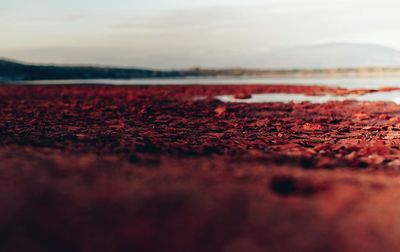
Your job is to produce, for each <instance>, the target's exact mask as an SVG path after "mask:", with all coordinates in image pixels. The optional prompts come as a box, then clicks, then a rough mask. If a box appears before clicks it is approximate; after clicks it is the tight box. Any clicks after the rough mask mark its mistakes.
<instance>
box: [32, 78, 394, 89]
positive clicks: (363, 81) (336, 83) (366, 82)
mask: <svg viewBox="0 0 400 252" xmlns="http://www.w3.org/2000/svg"><path fill="white" fill-rule="evenodd" d="M25 83H28V84H49V85H51V84H77V83H79V84H110V85H173V84H188V85H189V84H190V85H195V84H289V85H322V86H330V87H343V88H349V89H358V88H361V89H373V88H381V87H400V76H397V77H382V78H378V77H370V78H358V77H357V78H356V77H345V78H254V77H218V78H215V77H212V78H204V77H202V78H173V79H132V80H65V81H63V80H61V81H32V82H25Z"/></svg>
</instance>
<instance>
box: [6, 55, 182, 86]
mask: <svg viewBox="0 0 400 252" xmlns="http://www.w3.org/2000/svg"><path fill="white" fill-rule="evenodd" d="M185 75H186V73H183V72H180V71H156V70H144V69H130V68H110V67H95V66H57V65H33V64H23V63H17V62H13V61H8V60H0V81H3V82H4V81H27V80H68V79H134V78H166V77H182V76H185Z"/></svg>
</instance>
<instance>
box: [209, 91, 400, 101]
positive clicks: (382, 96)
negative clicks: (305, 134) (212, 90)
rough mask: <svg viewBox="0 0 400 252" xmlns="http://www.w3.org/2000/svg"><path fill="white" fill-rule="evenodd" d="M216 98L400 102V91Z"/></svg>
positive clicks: (278, 94) (275, 94)
mask: <svg viewBox="0 0 400 252" xmlns="http://www.w3.org/2000/svg"><path fill="white" fill-rule="evenodd" d="M216 98H217V99H219V100H220V101H223V102H240V103H264V102H311V103H326V102H330V101H346V100H353V101H361V102H366V101H368V102H374V101H385V102H394V103H397V104H400V91H399V90H396V91H389V92H374V93H367V94H364V95H354V94H352V95H343V96H338V95H330V94H328V95H319V96H309V95H305V94H287V93H268V94H253V95H252V96H251V98H249V99H236V98H235V97H234V96H233V95H221V96H217V97H216Z"/></svg>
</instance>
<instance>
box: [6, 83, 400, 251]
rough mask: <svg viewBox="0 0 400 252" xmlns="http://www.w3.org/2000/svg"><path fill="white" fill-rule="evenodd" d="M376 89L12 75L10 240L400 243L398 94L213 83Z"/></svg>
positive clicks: (311, 247)
mask: <svg viewBox="0 0 400 252" xmlns="http://www.w3.org/2000/svg"><path fill="white" fill-rule="evenodd" d="M374 91H375V90H368V91H363V90H356V91H349V90H343V89H340V90H339V89H332V88H324V87H303V86H243V85H242V86H166V87H156V86H154V87H111V86H1V87H0V251H61V252H62V251H85V252H86V251H88V252H89V251H90V252H91V251H104V252H108V251H110V252H111V251H135V252H142V251H143V252H144V251H171V252H172V251H189V252H190V251H211V252H212V251H216V252H217V251H218V252H219V251H224V252H241V251H243V252H244V251H255V252H258V251H398V250H400V239H398V237H399V235H400V218H399V216H400V176H399V174H400V173H399V170H400V106H399V105H396V104H393V103H383V102H374V103H368V102H366V103H361V102H355V101H346V102H330V103H326V104H311V103H299V104H296V103H288V104H283V103H264V104H241V103H235V104H234V103H232V104H228V103H222V102H220V101H218V100H216V99H214V98H213V97H214V96H215V95H221V94H234V95H237V96H238V97H242V98H246V97H248V96H249V95H250V94H253V93H271V92H288V93H306V94H309V95H313V94H323V93H334V94H347V93H364V92H374ZM196 97H205V98H204V99H201V100H199V99H193V98H196Z"/></svg>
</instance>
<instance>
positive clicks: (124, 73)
mask: <svg viewBox="0 0 400 252" xmlns="http://www.w3.org/2000/svg"><path fill="white" fill-rule="evenodd" d="M257 64H258V65H259V64H263V65H265V68H261V69H257V68H228V69H205V68H192V69H182V70H173V71H160V70H148V69H137V68H116V67H101V66H63V65H38V64H26V63H21V62H16V61H12V60H1V59H0V81H2V82H15V81H28V80H71V79H137V78H175V77H199V76H214V77H216V76H263V77H282V76H284V77H288V76H289V77H291V76H296V77H304V76H307V77H311V76H318V77H321V76H388V75H390V76H394V75H395V76H400V52H399V51H396V50H394V49H391V48H388V47H384V46H378V45H368V44H347V43H336V44H325V45H319V46H307V47H297V48H291V49H285V50H279V51H275V52H272V53H269V54H268V55H265V57H264V59H263V60H262V61H261V60H260V62H258V63H257ZM249 66H251V64H249Z"/></svg>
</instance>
